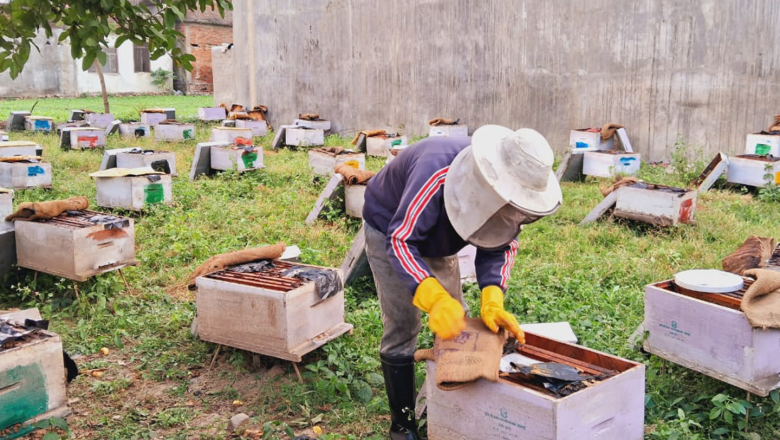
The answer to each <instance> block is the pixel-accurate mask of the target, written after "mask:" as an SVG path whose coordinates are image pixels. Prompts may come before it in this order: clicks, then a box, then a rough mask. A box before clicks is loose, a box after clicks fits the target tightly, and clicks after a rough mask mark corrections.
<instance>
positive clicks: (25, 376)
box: [0, 311, 70, 438]
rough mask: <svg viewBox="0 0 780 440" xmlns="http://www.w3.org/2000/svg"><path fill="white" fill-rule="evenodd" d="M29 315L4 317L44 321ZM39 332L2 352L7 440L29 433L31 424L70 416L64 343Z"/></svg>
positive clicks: (1, 417)
mask: <svg viewBox="0 0 780 440" xmlns="http://www.w3.org/2000/svg"><path fill="white" fill-rule="evenodd" d="M29 312H30V311H23V312H15V313H10V314H6V315H3V316H5V317H10V318H11V319H14V320H20V321H22V322H24V319H25V318H30V319H35V318H38V319H40V315H39V314H38V313H37V311H34V312H35V315H36V316H34V317H33V316H32V315H30V314H29ZM15 315H20V316H19V317H18V318H17V317H15ZM36 333H37V335H34V336H31V338H33V339H31V340H29V341H26V342H23V343H21V344H19V345H17V346H16V347H13V348H8V349H5V350H3V349H0V390H2V392H0V407H2V408H3V411H0V430H2V431H4V435H8V437H5V436H4V437H3V438H15V434H22V433H24V432H26V431H28V430H29V429H30V428H29V425H31V424H33V423H35V422H37V421H39V420H44V419H48V418H52V417H60V418H62V417H65V416H67V415H69V414H70V410H69V409H68V397H67V391H66V388H65V385H66V384H65V365H64V362H63V357H62V340H61V339H60V336H59V335H57V334H55V333H51V332H49V331H46V330H38V331H37V332H36ZM18 424H20V425H18ZM14 425H18V426H16V427H14ZM9 428H10V429H9ZM6 429H9V430H8V431H5V430H6Z"/></svg>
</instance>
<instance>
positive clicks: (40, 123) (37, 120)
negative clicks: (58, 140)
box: [24, 116, 54, 133]
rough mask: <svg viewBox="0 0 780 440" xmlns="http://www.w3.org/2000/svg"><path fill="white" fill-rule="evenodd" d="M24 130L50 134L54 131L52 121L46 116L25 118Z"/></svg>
mask: <svg viewBox="0 0 780 440" xmlns="http://www.w3.org/2000/svg"><path fill="white" fill-rule="evenodd" d="M24 129H25V130H27V131H43V132H46V133H48V132H50V131H52V130H54V119H52V118H49V117H46V116H25V117H24Z"/></svg>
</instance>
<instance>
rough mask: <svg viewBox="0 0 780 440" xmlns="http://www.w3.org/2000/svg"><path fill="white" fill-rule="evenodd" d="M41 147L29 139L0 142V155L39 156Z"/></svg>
mask: <svg viewBox="0 0 780 440" xmlns="http://www.w3.org/2000/svg"><path fill="white" fill-rule="evenodd" d="M42 154H43V148H41V146H40V145H38V144H36V143H35V142H31V141H10V142H0V156H2V157H9V156H41V155H42Z"/></svg>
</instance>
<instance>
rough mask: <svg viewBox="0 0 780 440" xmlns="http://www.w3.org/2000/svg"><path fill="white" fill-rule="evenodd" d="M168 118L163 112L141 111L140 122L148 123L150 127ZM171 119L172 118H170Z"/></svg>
mask: <svg viewBox="0 0 780 440" xmlns="http://www.w3.org/2000/svg"><path fill="white" fill-rule="evenodd" d="M166 119H169V118H168V116H166V114H165V113H156V112H145V111H142V112H141V123H142V124H146V125H150V126H152V127H155V128H156V126H157V124H159V123H160V122H162V121H164V120H166ZM171 119H172V118H171Z"/></svg>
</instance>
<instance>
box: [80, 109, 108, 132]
mask: <svg viewBox="0 0 780 440" xmlns="http://www.w3.org/2000/svg"><path fill="white" fill-rule="evenodd" d="M84 120H85V121H87V122H89V125H91V126H92V127H99V128H102V129H104V130H105V129H106V128H107V127H108V126H109V125H111V123H112V122H114V115H112V114H111V113H86V114H84Z"/></svg>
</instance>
